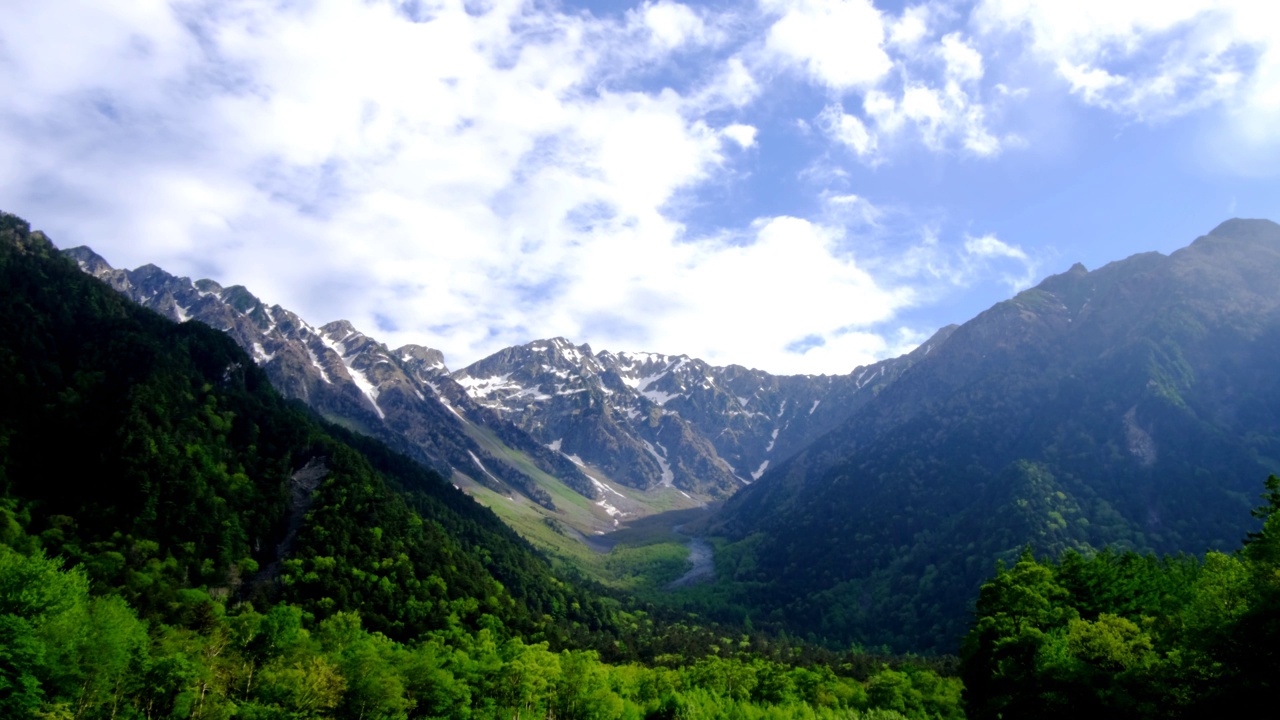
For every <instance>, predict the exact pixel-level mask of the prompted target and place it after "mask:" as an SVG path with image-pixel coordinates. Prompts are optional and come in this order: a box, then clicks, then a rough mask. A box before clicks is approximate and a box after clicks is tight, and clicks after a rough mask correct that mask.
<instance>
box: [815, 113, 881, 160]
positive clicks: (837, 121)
mask: <svg viewBox="0 0 1280 720" xmlns="http://www.w3.org/2000/svg"><path fill="white" fill-rule="evenodd" d="M817 120H818V125H819V127H821V128H822V130H823V132H825V133H826V134H827V136H828V137H830V138H831V139H832V140H835V141H836V142H839V143H840V144H842V145H844V146H846V147H848V148H849V149H850V150H852V151H853V152H854V153H856V154H857V155H858V157H859V158H872V157H873V156H874V155H875V151H876V138H875V135H873V134H871V131H869V130H867V126H866V125H864V124H863V123H862V121H861V120H859V119H858V118H857V117H855V116H853V115H849V114H848V113H846V112H845V111H844V108H843V107H841V106H840V105H839V104H836V105H828V106H827V107H825V108H823V110H822V112H821V113H820V114H819V115H818V118H817Z"/></svg>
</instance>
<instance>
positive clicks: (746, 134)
mask: <svg viewBox="0 0 1280 720" xmlns="http://www.w3.org/2000/svg"><path fill="white" fill-rule="evenodd" d="M756 132H757V131H756V129H755V128H754V127H752V126H750V125H743V124H742V123H734V124H732V125H730V126H728V127H726V128H725V129H723V130H721V131H720V133H721V134H722V135H724V136H725V137H727V138H729V139H730V140H732V141H734V142H735V143H737V144H738V146H739V147H741V148H743V149H746V148H749V147H753V146H754V145H755V144H756Z"/></svg>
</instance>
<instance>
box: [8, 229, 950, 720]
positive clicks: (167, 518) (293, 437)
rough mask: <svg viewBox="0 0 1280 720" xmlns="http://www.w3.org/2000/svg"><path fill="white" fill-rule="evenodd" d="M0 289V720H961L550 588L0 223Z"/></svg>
mask: <svg viewBox="0 0 1280 720" xmlns="http://www.w3.org/2000/svg"><path fill="white" fill-rule="evenodd" d="M0 287H4V288H5V291H4V293H3V295H0V382H3V384H4V387H5V388H6V401H5V403H4V404H3V405H2V406H0V450H2V451H3V452H2V453H0V716H2V717H6V718H8V717H14V718H28V717H30V718H36V717H40V718H49V717H76V718H158V717H216V718H227V717H232V716H234V717H238V718H318V717H341V718H371V717H379V718H405V717H458V718H466V717H472V718H497V717H503V718H506V717H559V718H617V717H766V716H767V717H770V718H787V717H805V718H810V717H831V718H856V717H863V716H864V715H865V716H870V717H881V718H894V717H900V716H903V715H905V716H907V717H912V718H929V717H959V716H960V711H959V692H960V685H959V682H958V681H957V680H955V679H954V678H944V677H940V676H939V675H938V674H936V673H934V672H932V671H930V670H927V669H922V668H920V667H917V666H915V665H911V664H907V665H900V664H898V663H896V662H895V664H894V668H891V667H888V666H884V665H882V664H881V660H878V659H874V658H868V657H865V656H858V655H852V654H842V655H837V654H832V653H825V654H823V653H819V652H818V651H816V650H814V649H812V648H805V647H803V646H798V645H794V644H789V643H785V642H782V643H779V642H776V641H772V640H770V639H768V638H764V637H762V636H759V635H756V634H750V633H748V634H741V633H737V632H733V631H728V630H726V629H724V628H714V627H708V628H703V627H698V626H696V625H689V624H677V623H671V622H665V621H664V622H657V621H655V620H654V619H653V618H651V617H649V615H647V614H646V613H644V612H640V611H638V610H628V609H626V608H624V607H623V606H622V605H621V604H620V603H619V602H618V601H615V600H609V599H605V598H603V597H601V596H600V595H599V594H597V593H595V592H593V591H591V590H589V589H586V588H583V587H582V586H581V585H580V584H578V583H577V582H575V581H572V580H571V579H565V578H558V577H556V576H555V575H554V574H553V573H552V571H551V569H550V567H549V566H548V564H547V563H546V562H545V561H544V560H543V558H541V557H540V556H538V555H536V554H535V553H533V552H532V550H531V549H530V548H529V546H528V545H527V544H525V543H524V542H523V541H522V540H520V539H519V538H518V537H517V536H516V535H515V534H514V533H513V532H512V531H511V530H509V529H508V528H506V527H505V526H504V525H503V524H502V523H501V522H500V521H499V520H498V519H497V518H496V517H495V516H494V515H493V514H492V513H490V512H489V511H488V510H487V509H485V508H483V507H481V506H479V505H478V504H476V503H475V502H473V501H472V500H471V499H470V498H468V497H466V496H465V495H464V494H462V493H461V492H459V491H457V490H456V489H455V488H453V487H452V486H450V485H449V484H448V483H447V482H445V481H444V480H443V479H442V478H441V477H440V476H439V475H437V474H436V473H434V472H433V471H431V470H427V469H425V468H423V467H421V466H419V465H417V464H416V463H414V462H413V461H411V460H409V459H408V458H406V457H403V456H400V455H397V454H395V453H393V452H391V451H390V450H388V449H386V448H385V447H384V446H382V445H380V444H379V443H377V442H376V441H373V440H370V439H368V438H364V437H361V436H358V435H354V434H352V433H349V432H347V431H344V430H341V429H339V428H336V427H334V426H330V425H326V424H324V423H323V422H321V421H320V420H318V419H317V418H316V417H315V416H314V415H313V414H312V413H311V411H309V410H307V409H306V408H305V407H303V406H301V405H300V404H297V403H291V402H288V401H285V400H283V399H282V398H280V396H279V395H277V394H276V393H275V391H274V390H272V388H271V387H270V386H269V384H268V382H267V380H266V376H265V375H264V374H263V373H262V372H261V371H260V370H259V369H258V368H256V367H255V366H254V364H253V363H252V362H251V361H250V359H249V358H248V356H247V355H245V354H244V353H243V352H242V351H241V350H240V349H239V348H238V347H237V346H236V345H235V344H234V342H233V341H232V340H231V339H229V338H228V337H227V336H226V335H225V334H223V333H222V332H220V331H217V330H214V329H211V328H209V327H207V326H204V325H201V324H199V323H184V324H177V323H173V322H171V321H169V320H167V319H165V318H163V317H161V316H159V315H157V314H155V313H153V312H151V311H150V310H146V309H144V308H141V307H138V306H136V305H134V304H132V303H131V302H129V301H128V300H127V299H125V298H123V297H121V296H120V295H118V294H116V293H115V292H113V291H111V290H110V289H109V288H107V287H106V286H105V285H103V284H102V283H100V282H98V281H97V280H94V279H93V278H91V277H89V276H87V275H84V274H83V273H81V272H80V271H79V270H77V268H76V266H75V265H74V264H73V263H72V262H70V261H69V260H67V259H65V258H63V257H61V256H60V255H59V254H58V253H57V252H56V250H55V249H54V248H53V246H52V244H51V243H50V242H49V241H48V240H47V239H46V238H45V237H44V236H43V235H41V234H40V233H38V232H36V233H33V232H31V231H30V230H29V227H28V226H27V224H26V223H25V222H23V221H21V220H19V219H18V218H16V217H13V216H11V215H0ZM885 660H886V661H887V660H889V659H887V658H886V659H885ZM640 661H643V664H640Z"/></svg>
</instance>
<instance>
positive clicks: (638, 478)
mask: <svg viewBox="0 0 1280 720" xmlns="http://www.w3.org/2000/svg"><path fill="white" fill-rule="evenodd" d="M950 332H951V328H945V329H944V330H942V331H940V332H939V333H938V334H937V335H936V336H935V337H934V338H933V339H931V340H930V341H929V342H928V343H925V344H924V345H922V346H921V347H920V348H919V349H918V350H916V351H915V352H913V353H911V354H909V355H905V356H903V357H900V358H895V359H892V360H886V361H882V362H879V363H876V364H874V365H870V366H867V367H859V368H856V369H855V370H854V372H853V373H851V374H849V375H834V376H828V375H821V376H811V375H795V376H777V375H771V374H769V373H766V372H763V371H760V370H750V369H747V368H744V367H741V366H737V365H730V366H728V367H713V366H711V365H708V364H707V363H705V362H703V361H701V360H697V359H693V358H690V357H688V356H687V355H662V354H658V353H637V352H610V351H608V350H604V351H601V352H598V353H596V352H593V351H592V350H591V348H590V347H589V346H587V345H578V346H575V345H573V344H572V343H571V342H569V341H568V340H565V339H564V338H552V339H550V340H539V341H537V342H532V343H529V344H527V345H523V346H520V347H512V348H507V349H505V350H502V351H500V352H498V353H495V354H494V355H492V356H490V357H488V358H485V359H484V360H481V361H479V362H477V363H475V364H473V365H470V366H468V367H466V368H464V369H462V370H459V371H457V372H456V373H454V375H453V377H454V379H455V380H457V381H458V383H459V384H460V385H462V386H463V387H465V388H466V389H467V392H468V393H470V395H471V396H472V398H473V399H475V401H476V402H478V403H480V404H481V405H483V406H485V407H488V408H492V409H493V410H494V411H495V412H496V413H497V414H498V415H500V416H501V417H503V418H506V419H509V420H510V421H512V422H513V423H515V424H516V425H518V426H519V427H520V428H521V429H523V430H525V431H526V432H527V433H529V434H530V435H531V436H533V437H534V438H536V439H537V440H539V441H540V442H542V443H544V444H545V445H546V446H547V447H549V448H553V449H555V450H557V451H559V452H561V453H564V454H566V455H569V456H572V457H574V458H576V459H579V460H581V461H584V462H586V463H588V464H590V465H592V466H595V467H598V468H600V469H602V470H604V471H605V472H606V473H607V474H609V476H610V477H611V478H613V479H614V480H617V481H618V482H621V483H624V484H626V485H629V486H631V487H636V488H642V489H647V488H652V487H657V486H661V485H671V486H674V487H677V488H680V489H681V490H684V491H686V492H690V493H700V494H704V495H710V496H727V495H729V494H731V493H733V492H734V491H736V490H737V489H738V488H739V487H741V486H743V485H746V484H749V483H751V482H752V481H754V480H757V479H759V478H760V477H761V476H762V475H763V474H764V473H765V472H766V471H767V469H768V468H769V466H770V464H771V463H773V464H776V463H777V462H778V461H780V460H782V459H785V458H787V457H789V456H790V455H792V454H794V453H795V452H796V451H798V450H799V449H801V448H803V447H804V446H806V445H807V444H808V443H810V442H812V441H813V440H814V439H816V438H817V437H819V436H821V435H822V434H823V433H825V432H827V431H828V430H830V429H831V428H832V427H834V426H835V425H837V424H839V423H840V422H842V421H844V420H845V419H847V418H848V417H850V416H851V415H852V414H854V413H856V412H857V411H858V410H859V409H860V408H861V407H862V406H863V405H864V404H865V402H866V401H867V400H869V399H870V398H872V397H874V396H875V394H876V393H877V392H878V391H879V390H880V389H882V388H884V387H887V386H888V385H889V384H891V383H892V382H893V381H894V380H896V379H897V378H898V377H899V376H900V375H901V374H902V372H903V371H905V370H906V369H907V368H909V367H911V366H912V365H913V364H915V363H916V362H919V361H920V360H922V359H924V358H926V357H927V356H928V354H929V352H930V351H931V350H932V348H933V347H934V346H935V345H936V344H938V343H940V342H942V340H944V339H945V338H946V337H947V336H948V335H949V334H950Z"/></svg>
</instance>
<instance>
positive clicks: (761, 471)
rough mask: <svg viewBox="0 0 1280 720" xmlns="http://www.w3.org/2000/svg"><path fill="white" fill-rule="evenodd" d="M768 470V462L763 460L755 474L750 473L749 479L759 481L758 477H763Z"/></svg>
mask: <svg viewBox="0 0 1280 720" xmlns="http://www.w3.org/2000/svg"><path fill="white" fill-rule="evenodd" d="M768 468H769V461H768V460H765V461H764V462H762V463H760V467H759V468H758V469H757V470H756V471H755V472H753V473H751V479H752V480H759V479H760V476H761V475H763V474H764V471H765V470H767V469H768Z"/></svg>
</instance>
